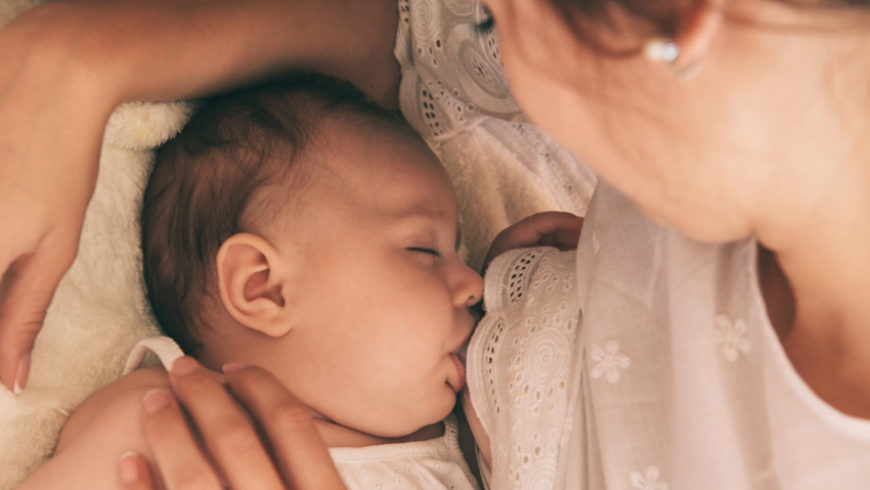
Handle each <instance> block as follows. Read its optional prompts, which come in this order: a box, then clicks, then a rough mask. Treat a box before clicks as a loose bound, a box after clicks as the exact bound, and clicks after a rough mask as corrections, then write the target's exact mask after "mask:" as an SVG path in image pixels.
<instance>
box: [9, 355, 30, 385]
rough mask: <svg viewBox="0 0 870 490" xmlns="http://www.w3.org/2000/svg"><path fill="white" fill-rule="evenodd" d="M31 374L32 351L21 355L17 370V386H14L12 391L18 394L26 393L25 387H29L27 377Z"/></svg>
mask: <svg viewBox="0 0 870 490" xmlns="http://www.w3.org/2000/svg"><path fill="white" fill-rule="evenodd" d="M29 375H30V353H29V352H28V353H27V354H24V355H23V356H21V359H19V360H18V370H17V371H15V386H13V387H12V392H13V393H15V394H16V395H20V394H22V393H24V388H27V378H28V376H29Z"/></svg>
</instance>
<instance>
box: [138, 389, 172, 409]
mask: <svg viewBox="0 0 870 490" xmlns="http://www.w3.org/2000/svg"><path fill="white" fill-rule="evenodd" d="M168 404H169V393H167V392H166V390H163V389H160V388H154V389H153V390H151V391H149V392H148V393H145V396H143V397H142V408H144V409H145V413H147V414H153V413H155V412H157V411H158V410H160V409H162V408H164V407H165V406H166V405H168Z"/></svg>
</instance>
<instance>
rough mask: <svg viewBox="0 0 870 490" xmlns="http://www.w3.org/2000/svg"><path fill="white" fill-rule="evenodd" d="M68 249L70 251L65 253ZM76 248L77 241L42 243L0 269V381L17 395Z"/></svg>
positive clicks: (25, 384)
mask: <svg viewBox="0 0 870 490" xmlns="http://www.w3.org/2000/svg"><path fill="white" fill-rule="evenodd" d="M15 238H20V237H15ZM9 246H12V245H11V244H9ZM66 250H69V252H66V253H64V251H66ZM75 251H76V243H75V242H72V243H56V244H51V245H49V244H46V243H44V242H43V243H40V244H39V245H38V248H37V250H35V251H34V252H30V253H28V254H25V255H23V256H21V257H18V258H17V259H15V260H14V261H12V262H10V263H6V264H3V266H4V268H3V269H2V272H0V274H2V275H0V278H2V281H0V380H2V382H3V384H4V385H6V387H7V388H9V390H11V391H13V392H14V393H15V394H20V393H21V392H22V391H23V390H24V388H25V387H26V386H27V378H28V375H29V371H30V351H31V350H32V349H33V343H34V341H35V340H36V335H37V334H38V333H39V330H40V328H42V323H43V321H44V320H45V313H46V311H47V310H48V305H49V303H51V299H52V297H53V296H54V290H55V289H56V288H57V285H58V283H59V282H60V280H61V278H62V277H63V275H64V273H65V272H66V270H67V269H68V268H69V266H70V264H71V263H72V261H73V258H74V257H75Z"/></svg>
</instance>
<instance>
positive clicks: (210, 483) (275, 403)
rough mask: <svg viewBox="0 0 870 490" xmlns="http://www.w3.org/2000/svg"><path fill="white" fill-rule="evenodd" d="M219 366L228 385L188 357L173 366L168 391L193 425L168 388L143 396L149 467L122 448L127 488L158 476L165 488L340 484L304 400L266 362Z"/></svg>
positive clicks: (334, 486) (337, 486)
mask: <svg viewBox="0 0 870 490" xmlns="http://www.w3.org/2000/svg"><path fill="white" fill-rule="evenodd" d="M224 372H225V385H224V384H221V383H220V382H219V381H218V380H216V379H215V378H214V377H213V376H211V375H209V374H208V372H207V371H206V370H205V369H204V368H202V367H201V366H200V365H199V364H198V363H196V361H194V360H193V359H191V358H188V357H184V358H181V359H179V360H178V361H176V362H175V364H174V365H173V368H172V372H171V373H170V382H171V384H172V389H173V392H174V394H175V396H177V397H178V400H179V401H180V402H181V404H182V405H184V408H185V411H186V412H187V414H189V416H190V420H191V423H190V425H192V426H194V427H195V430H191V428H190V426H189V424H188V421H187V419H185V415H184V414H183V413H182V411H181V408H180V407H179V405H178V403H177V402H176V400H175V398H174V397H173V396H172V394H170V393H169V392H168V391H165V390H159V389H158V390H152V391H150V392H148V394H147V395H145V397H144V399H143V408H144V410H143V413H144V415H143V417H144V419H143V428H144V431H145V437H146V439H147V441H148V445H149V447H150V449H151V450H152V451H153V454H154V459H155V461H154V468H153V470H154V471H153V472H149V468H148V466H147V464H146V463H145V461H144V460H143V459H142V458H141V457H139V456H138V455H135V454H130V453H128V454H125V455H124V456H123V457H122V459H121V463H120V466H119V475H120V478H121V481H122V482H123V484H124V488H128V489H136V490H140V489H142V490H144V489H153V488H161V487H159V486H157V485H155V481H157V480H158V479H159V480H160V481H161V482H162V483H163V488H167V489H169V490H174V489H187V488H197V489H222V488H234V489H245V488H252V489H264V490H268V489H283V488H300V489H308V488H311V489H340V488H344V485H343V484H342V482H341V479H340V477H339V476H338V473H337V471H336V469H335V466H334V465H333V463H332V459H331V458H330V456H329V452H328V450H327V448H326V445H325V444H324V443H323V440H322V439H321V437H320V434H319V433H318V431H317V428H316V427H315V425H314V420H313V419H312V417H311V415H310V413H309V412H308V409H307V408H306V407H305V406H304V405H302V404H301V403H299V401H298V400H296V399H295V398H294V397H293V395H291V394H290V393H289V392H288V391H287V389H286V388H284V386H283V385H282V384H281V383H280V382H278V380H277V379H275V377H274V376H272V375H271V374H270V373H269V372H267V371H265V370H263V369H260V368H256V367H252V366H245V365H235V366H233V365H229V366H227V367H226V368H225V370H224ZM236 400H238V401H236ZM239 403H241V405H243V406H244V408H242V407H241V406H240V405H239ZM245 410H247V412H248V413H250V415H251V416H252V417H253V419H255V420H256V424H257V425H256V426H255V424H254V423H253V422H251V419H250V418H249V417H248V415H247V413H246V412H245ZM260 433H262V434H263V438H265V439H266V441H263V439H261V437H260V435H259V434H260Z"/></svg>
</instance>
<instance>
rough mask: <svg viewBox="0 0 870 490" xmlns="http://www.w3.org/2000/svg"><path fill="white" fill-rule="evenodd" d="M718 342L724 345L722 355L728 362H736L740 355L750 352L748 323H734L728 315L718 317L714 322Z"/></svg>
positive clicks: (738, 320)
mask: <svg viewBox="0 0 870 490" xmlns="http://www.w3.org/2000/svg"><path fill="white" fill-rule="evenodd" d="M714 325H715V328H716V332H715V334H714V338H715V339H716V342H717V343H719V344H722V355H723V356H725V359H726V360H728V362H734V361H736V360H737V358H738V357H740V353H743V354H746V353H747V352H749V349H750V345H749V339H748V338H746V322H744V321H743V320H741V319H739V318H738V319H737V321H735V322H732V321H731V319H730V318H728V317H727V316H726V315H717V316H716V318H715V320H714Z"/></svg>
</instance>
